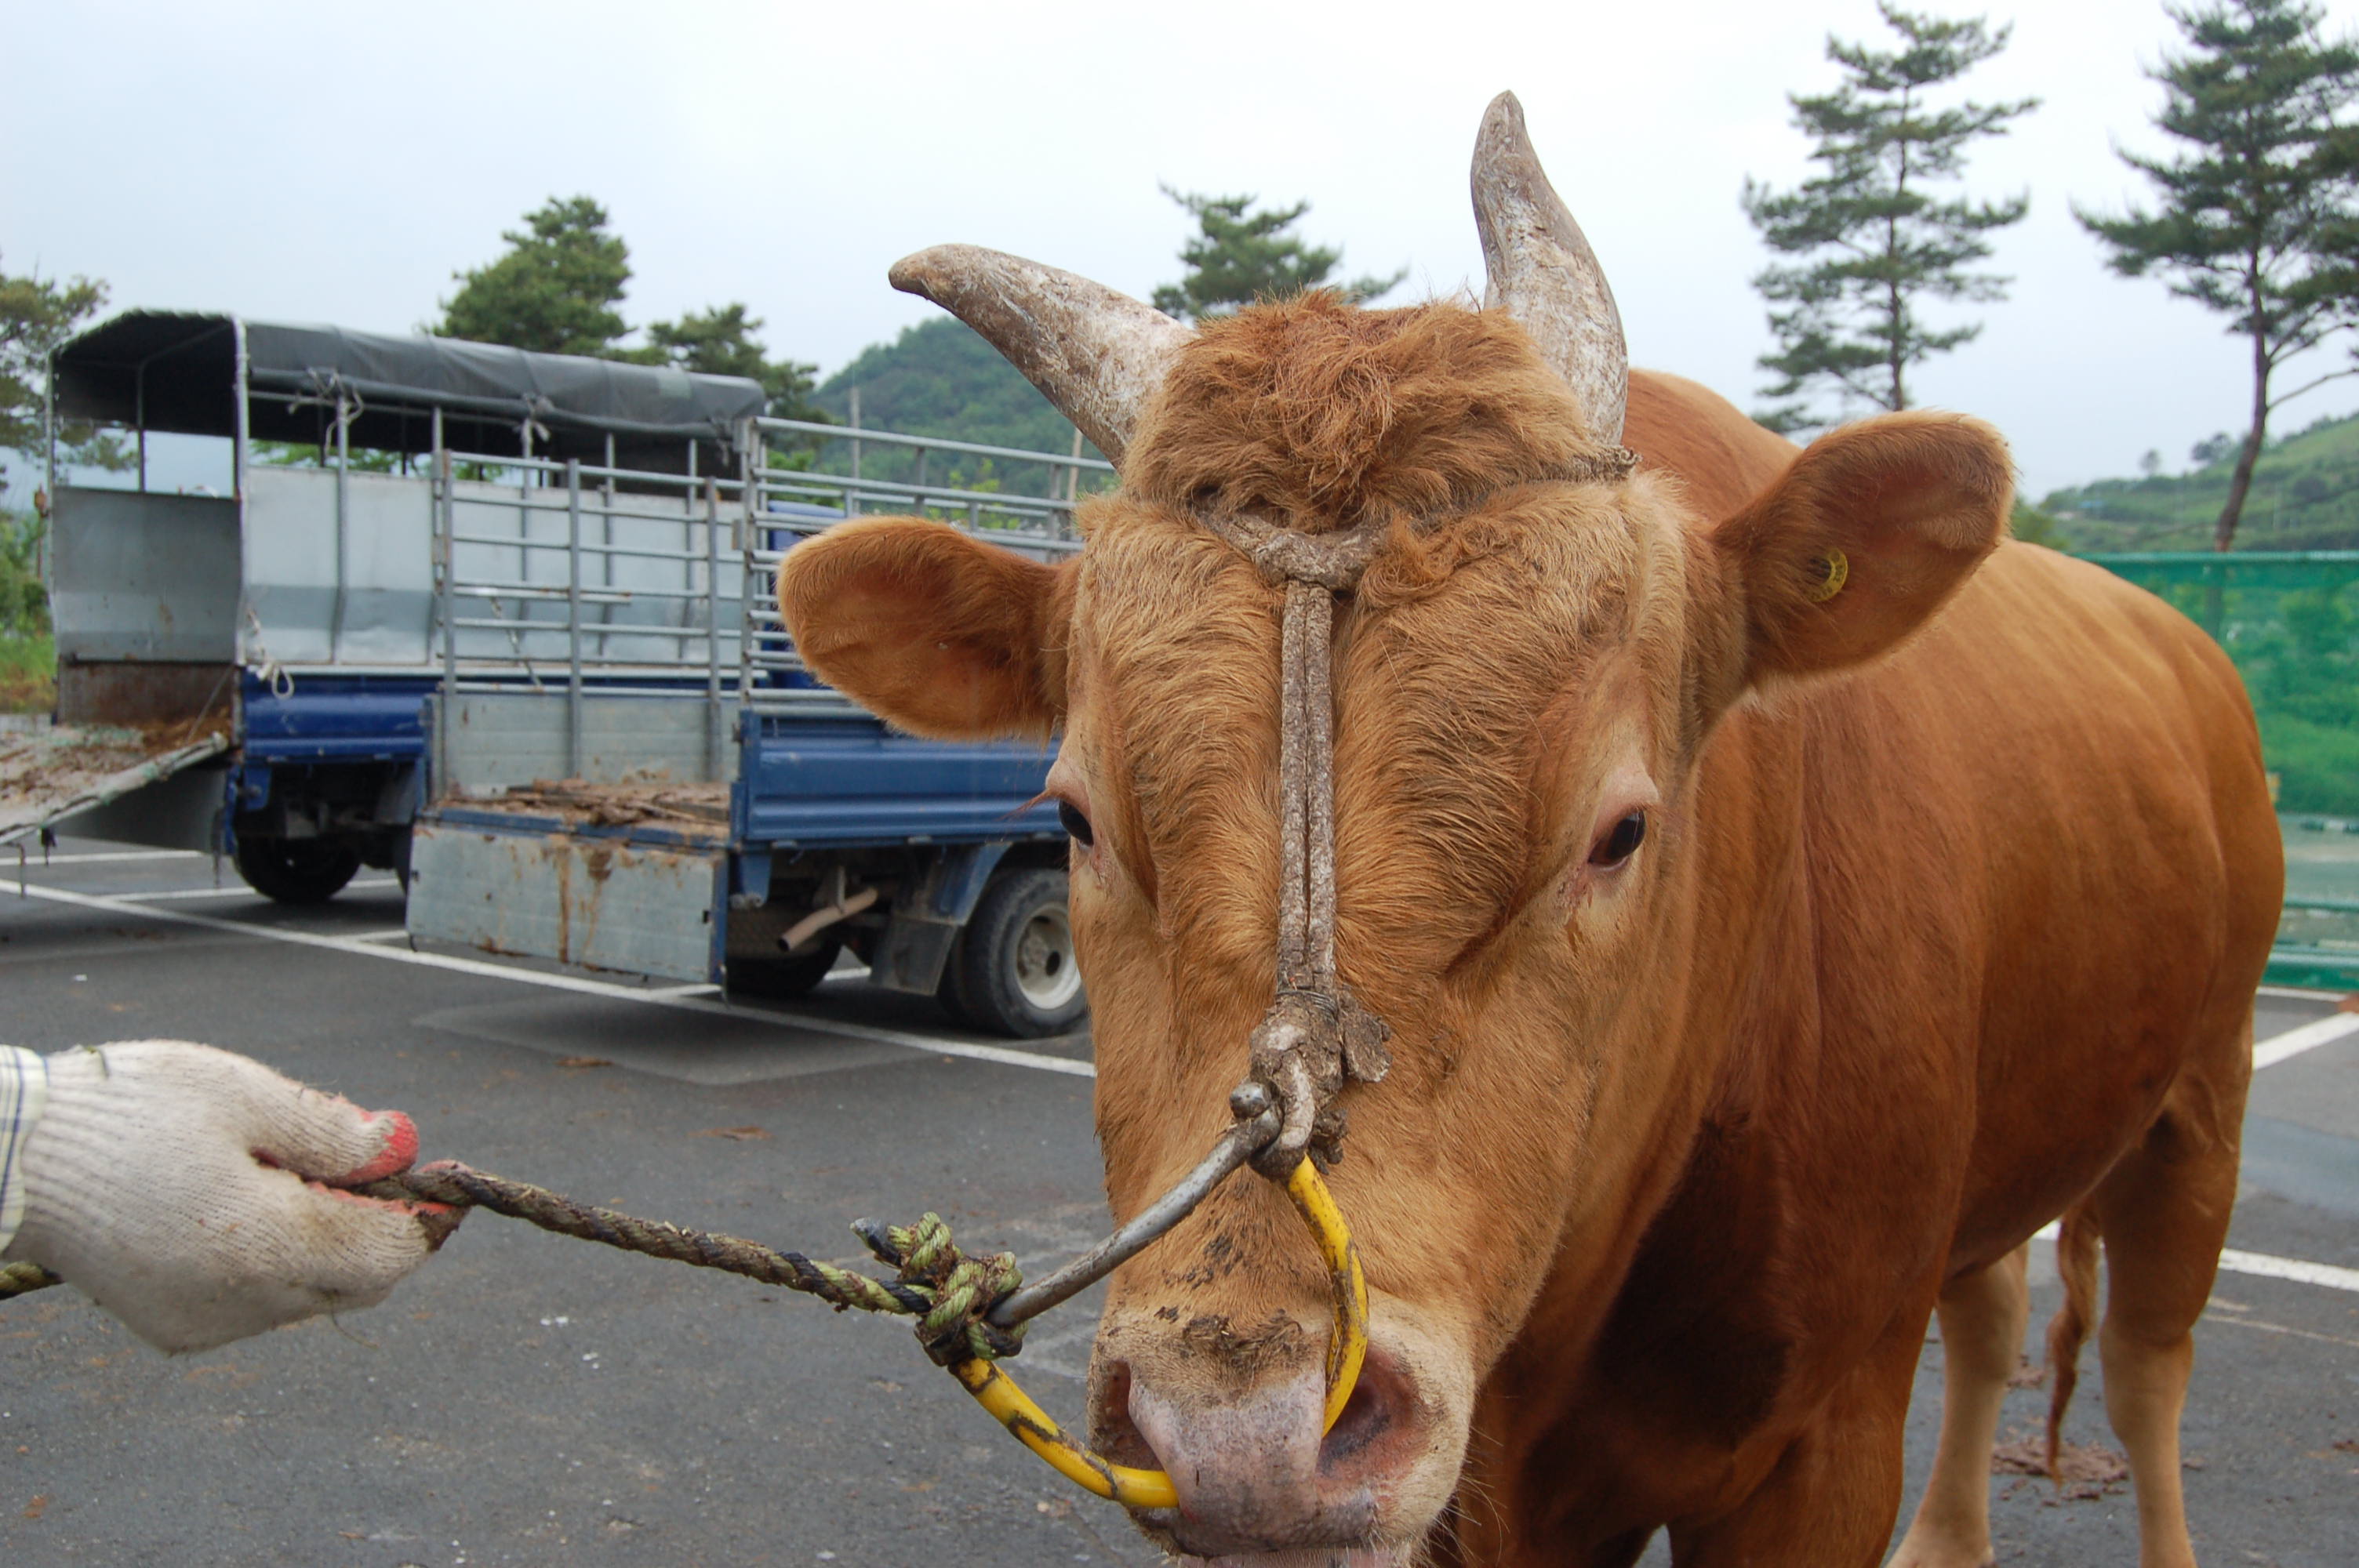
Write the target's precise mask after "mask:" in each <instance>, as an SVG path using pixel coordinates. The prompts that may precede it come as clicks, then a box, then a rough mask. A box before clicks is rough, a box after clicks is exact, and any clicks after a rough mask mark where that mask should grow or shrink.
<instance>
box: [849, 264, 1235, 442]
mask: <svg viewBox="0 0 2359 1568" xmlns="http://www.w3.org/2000/svg"><path fill="white" fill-rule="evenodd" d="M891 276H892V279H893V287H896V288H897V289H899V290H900V291H901V292H902V293H904V294H915V295H919V296H922V297H925V298H927V299H930V300H932V301H933V302H934V303H935V304H937V305H939V306H940V307H941V308H943V309H945V310H947V311H949V312H950V313H951V315H953V316H955V317H957V318H958V319H960V320H962V321H963V322H965V323H966V324H967V325H968V326H970V327H972V328H973V329H974V330H976V331H977V332H979V333H981V334H982V335H983V337H984V341H987V342H989V343H990V344H991V346H992V347H993V348H995V349H997V350H998V351H1000V352H1001V353H1002V354H1004V355H1006V358H1007V362H1009V363H1010V364H1012V365H1014V366H1015V367H1016V369H1017V370H1020V371H1022V372H1023V373H1024V375H1025V379H1026V380H1027V381H1029V382H1031V384H1033V385H1035V386H1037V387H1038V388H1039V389H1040V392H1041V395H1043V396H1045V397H1047V398H1048V400H1049V402H1051V403H1053V404H1055V405H1056V406H1057V408H1058V411H1059V412H1060V413H1062V414H1063V415H1064V416H1065V417H1066V418H1068V419H1071V421H1072V422H1073V423H1074V424H1075V425H1078V426H1080V427H1081V431H1082V435H1084V436H1087V437H1088V438H1090V440H1091V441H1092V442H1093V443H1094V444H1095V446H1096V447H1097V449H1098V450H1099V451H1102V452H1103V453H1104V454H1105V455H1106V457H1107V459H1108V460H1111V461H1112V462H1114V464H1115V465H1116V466H1120V464H1121V462H1122V454H1123V452H1124V450H1125V449H1126V448H1127V447H1128V446H1129V445H1130V437H1131V432H1132V431H1133V430H1134V429H1136V427H1137V425H1138V416H1139V415H1140V413H1141V412H1143V411H1144V410H1145V409H1146V407H1147V399H1148V398H1149V397H1151V396H1153V395H1154V394H1155V389H1156V387H1157V386H1158V385H1160V384H1162V381H1163V373H1164V372H1165V371H1166V370H1168V369H1169V368H1170V364H1171V357H1172V356H1173V355H1174V354H1176V353H1178V352H1179V351H1180V345H1182V344H1184V343H1185V342H1187V341H1188V340H1189V339H1190V338H1192V337H1194V336H1195V335H1196V334H1195V332H1194V330H1192V329H1190V328H1188V327H1183V326H1181V325H1180V323H1179V322H1177V321H1175V320H1173V319H1171V318H1170V317H1169V316H1166V315H1165V314H1164V313H1163V312H1162V311H1160V310H1158V309H1156V308H1154V307H1153V306H1150V305H1142V304H1140V303H1139V302H1138V301H1137V300H1136V299H1133V298H1132V297H1130V296H1128V295H1127V294H1120V293H1117V292H1115V291H1114V289H1111V288H1108V287H1105V286H1104V285H1103V284H1098V283H1092V282H1091V281H1090V280H1089V279H1088V278H1086V277H1080V276H1075V275H1074V274H1072V273H1070V272H1060V271H1059V270H1058V269H1057V268H1055V267H1053V266H1042V265H1040V264H1039V263H1038V262H1033V261H1026V260H1025V259H1024V258H1023V257H1022V256H1011V255H1008V254H1006V253H1004V252H1001V251H987V250H984V248H983V247H982V246H980V245H936V246H935V247H933V249H931V250H926V251H919V253H918V254H916V255H913V256H904V257H903V258H902V259H901V260H899V261H897V262H896V263H894V264H893V271H892V275H891Z"/></svg>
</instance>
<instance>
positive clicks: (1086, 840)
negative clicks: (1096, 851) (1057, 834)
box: [1057, 800, 1097, 849]
mask: <svg viewBox="0 0 2359 1568" xmlns="http://www.w3.org/2000/svg"><path fill="white" fill-rule="evenodd" d="M1057 820H1058V821H1059V822H1060V823H1061V824H1063V825H1064V828H1065V831H1066V832H1067V833H1070V834H1071V835H1072V838H1073V842H1074V843H1076V844H1079V845H1080V846H1081V847H1082V849H1089V848H1091V847H1092V846H1093V845H1094V844H1095V843H1096V842H1097V835H1096V834H1094V833H1093V832H1091V831H1090V819H1089V818H1088V817H1086V816H1082V808H1081V807H1080V806H1075V805H1074V804H1073V803H1072V802H1071V801H1070V800H1060V801H1059V802H1058V803H1057Z"/></svg>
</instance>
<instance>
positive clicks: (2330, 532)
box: [2039, 415, 2359, 550]
mask: <svg viewBox="0 0 2359 1568" xmlns="http://www.w3.org/2000/svg"><path fill="white" fill-rule="evenodd" d="M2234 468H2235V455H2234V452H2233V451H2232V452H2230V453H2229V454H2228V456H2226V457H2225V458H2223V459H2222V460H2219V461H2217V462H2213V463H2210V464H2207V465H2205V466H2204V467H2202V468H2200V469H2197V470H2193V471H2192V472H2190V473H2183V474H2157V475H2155V476H2153V477H2151V478H2147V479H2101V480H2098V481H2095V482H2093V483H2091V484H2084V485H2079V486H2076V487H2074V488H2072V489H2069V490H2059V491H2052V492H2049V494H2048V495H2047V496H2045V497H2043V498H2042V499H2041V501H2040V503H2039V509H2040V510H2041V511H2042V512H2045V513H2047V514H2049V515H2050V516H2051V517H2053V518H2054V519H2055V520H2056V524H2057V526H2058V529H2059V531H2060V533H2061V534H2062V535H2063V537H2064V541H2065V543H2066V545H2067V546H2068V547H2070V548H2071V549H2075V550H2208V549H2210V548H2211V547H2212V524H2213V523H2214V522H2215V521H2217V520H2218V518H2219V515H2220V507H2221V505H2222V503H2224V502H2225V501H2226V500H2227V499H2228V481H2229V478H2230V475H2231V474H2232V473H2233V471H2234ZM2236 547H2237V548H2238V549H2240V550H2353V549H2359V415H2352V416H2335V417H2329V418H2325V419H2321V420H2319V421H2318V422H2317V423H2315V424H2313V425H2311V426H2310V427H2308V428H2307V429H2303V430H2299V431H2297V432H2295V433H2294V434H2293V435H2290V436H2288V437H2285V438H2282V439H2280V440H2277V441H2273V442H2271V443H2270V444H2269V445H2268V447H2267V449H2264V450H2263V452H2262V453H2261V460H2260V463H2259V465H2258V466H2257V467H2256V468H2255V469H2254V470H2253V489H2252V493H2251V494H2250V495H2249V496H2247V497H2246V498H2245V516H2244V521H2243V523H2242V524H2240V525H2239V526H2238V528H2237V530H2236Z"/></svg>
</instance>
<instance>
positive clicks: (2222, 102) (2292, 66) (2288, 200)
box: [2073, 0, 2359, 550]
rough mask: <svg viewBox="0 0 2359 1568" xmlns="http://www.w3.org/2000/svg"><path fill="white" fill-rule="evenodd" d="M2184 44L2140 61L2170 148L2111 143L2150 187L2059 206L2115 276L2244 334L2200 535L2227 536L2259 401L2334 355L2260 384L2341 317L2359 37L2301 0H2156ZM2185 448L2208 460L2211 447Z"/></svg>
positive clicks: (2238, 507) (2351, 249)
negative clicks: (2248, 393)
mask: <svg viewBox="0 0 2359 1568" xmlns="http://www.w3.org/2000/svg"><path fill="white" fill-rule="evenodd" d="M2163 9H2164V11H2165V12H2166V14H2168V15H2169V17H2170V19H2171V20H2172V21H2174V22H2176V23H2178V24H2179V28H2180V32H2181V33H2183V34H2184V35H2185V36H2186V38H2187V42H2188V44H2189V46H2190V47H2189V49H2188V50H2187V52H2186V53H2184V54H2180V55H2176V56H2166V57H2165V58H2164V59H2163V62H2162V64H2161V65H2159V66H2158V67H2157V68H2156V69H2154V70H2151V71H2149V72H2147V74H2148V75H2149V76H2150V77H2151V78H2152V79H2153V80H2155V81H2158V82H2160V83H2161V84H2162V87H2163V94H2164V96H2163V106H2162V112H2161V113H2160V114H2158V115H2157V116H2156V118H2155V124H2156V125H2157V126H2158V127H2159V128H2160V129H2161V130H2162V131H2163V132H2165V133H2166V134H2167V135H2171V136H2173V137H2175V138H2177V139H2178V140H2179V141H2180V143H2182V144H2184V145H2185V150H2184V151H2182V152H2180V154H2178V155H2177V156H2175V157H2140V156H2138V155H2137V154H2135V153H2128V152H2125V153H2123V154H2122V155H2121V157H2122V161H2123V162H2125V163H2126V164H2128V165H2129V166H2130V167H2131V168H2135V169H2136V170H2137V171H2138V172H2139V173H2141V174H2143V175H2145V176H2146V177H2147V179H2148V180H2150V181H2152V182H2153V184H2154V186H2155V188H2156V191H2157V193H2158V198H2159V202H2158V206H2157V207H2155V208H2154V209H2153V210H2152V211H2148V210H2146V209H2143V208H2138V207H2133V208H2131V209H2130V211H2128V212H2127V213H2126V214H2125V215H2124V216H2122V217H2119V218H2107V217H2104V216H2102V215H2100V214H2097V213H2093V212H2089V211H2082V210H2081V209H2080V208H2079V207H2077V206H2076V207H2075V208H2074V209H2073V215H2074V216H2075V217H2077V218H2079V219H2080V221H2081V222H2082V226H2083V227H2085V228H2086V229H2088V231H2089V232H2091V233H2093V234H2094V235H2096V236H2097V238H2098V240H2099V242H2100V243H2103V244H2104V246H2105V248H2106V250H2107V252H2108V253H2109V254H2108V256H2107V260H2108V262H2109V263H2110V264H2111V265H2112V266H2113V268H2114V271H2115V272H2118V273H2120V274H2122V275H2123V276H2125V277H2143V276H2147V274H2148V273H2158V274H2159V275H2161V276H2162V277H2163V279H2164V281H2165V282H2166V284H2167V286H2168V287H2169V289H2170V291H2171V292H2172V293H2173V294H2176V295H2179V296H2180V297H2182V298H2187V299H2192V300H2194V301H2195V302H2196V303H2198V304H2200V305H2201V306H2203V307H2204V308H2207V309H2211V310H2215V311H2218V312H2219V313H2220V314H2222V315H2223V316H2226V317H2227V318H2229V321H2230V325H2229V328H2228V330H2229V331H2230V332H2231V333H2233V334H2234V335H2236V336H2239V337H2245V338H2249V339H2250V340H2251V341H2252V374H2253V384H2252V404H2251V418H2250V421H2249V423H2248V425H2247V427H2246V429H2245V436H2244V439H2243V441H2242V443H2241V444H2240V445H2239V446H2238V448H2237V449H2236V468H2235V472H2234V475H2233V476H2232V477H2231V478H2230V480H2229V483H2228V498H2227V501H2226V503H2224V504H2223V506H2222V507H2221V509H2220V516H2219V520H2218V522H2217V523H2216V524H2214V525H2213V527H2212V547H2213V548H2214V549H2220V550H2225V549H2228V548H2230V547H2232V546H2234V543H2235V539H2236V524H2237V522H2238V520H2239V519H2240V518H2241V517H2242V516H2243V515H2244V510H2245V497H2246V495H2247V494H2249V493H2250V492H2251V490H2252V485H2253V465H2254V464H2255V463H2256V462H2257V461H2258V460H2259V459H2260V455H2261V448H2262V445H2263V443H2264V442H2265V441H2266V440H2267V436H2268V422H2269V415H2270V414H2271V413H2272V412H2273V411H2274V410H2276V409H2277V408H2278V407H2280V406H2283V405H2284V404H2286V403H2288V402H2290V401H2291V400H2292V399H2294V398H2296V397H2299V396H2300V395H2302V394H2303V393H2305V392H2309V391H2310V390H2312V389H2313V388H2315V387H2318V386H2321V385H2322V384H2325V383H2327V382H2329V381H2332V380H2335V379H2337V378H2338V377H2340V376H2344V375H2349V374H2352V373H2353V369H2351V368H2345V369H2343V370H2339V371H2333V372H2329V373H2326V374H2323V375H2321V376H2318V377H2316V378H2315V379H2313V380H2311V381H2310V382H2307V383H2305V384H2302V385H2300V386H2298V387H2296V388H2294V389H2293V390H2292V391H2291V392H2285V393H2272V391H2271V389H2270V384H2271V380H2272V378H2273V377H2274V376H2275V374H2276V373H2277V371H2278V370H2279V369H2280V368H2281V367H2282V366H2283V365H2284V364H2285V363H2286V362H2287V361H2288V360H2291V359H2293V358H2295V357H2296V356H2298V355H2300V354H2302V353H2305V352H2307V351H2310V350H2311V349H2314V348H2317V347H2318V346H2319V345H2320V344H2321V343H2322V342H2324V341H2326V340H2327V339H2329V338H2331V337H2332V336H2334V335H2335V334H2336V333H2338V332H2341V331H2343V330H2344V329H2346V328H2348V327H2349V326H2351V325H2352V322H2353V312H2354V296H2359V287H2354V276H2355V270H2354V261H2355V260H2359V128H2354V127H2353V126H2351V125H2349V124H2344V123H2343V119H2342V115H2343V111H2344V110H2345V109H2346V108H2348V107H2349V106H2350V104H2351V103H2352V102H2353V100H2354V96H2359V45H2354V42H2353V41H2352V40H2350V39H2347V38H2343V39H2334V40H2328V39H2325V38H2321V37H2320V35H2319V30H2318V27H2319V21H2320V18H2321V16H2322V14H2323V13H2322V12H2321V10H2320V9H2319V8H2318V7H2316V6H2313V5H2307V4H2304V3H2302V0H2223V3H2222V4H2216V5H2204V6H2196V7H2188V8H2184V9H2182V8H2180V7H2177V6H2170V5H2166V6H2165V7H2164V8H2163ZM2211 447H2212V443H2206V444H2205V446H2203V447H2199V448H2198V449H2196V451H2197V460H2199V461H2216V460H2218V458H2219V457H2222V456H2224V455H2225V453H2224V452H2220V453H2216V454H2215V455H2213V456H2212V457H2211V458H2208V459H2207V458H2206V457H2205V456H2204V454H2205V452H2206V450H2207V449H2210V448H2211Z"/></svg>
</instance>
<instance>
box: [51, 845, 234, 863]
mask: <svg viewBox="0 0 2359 1568" xmlns="http://www.w3.org/2000/svg"><path fill="white" fill-rule="evenodd" d="M28 855H29V852H28ZM206 858H207V857H206V855H205V852H204V851H203V850H202V849H93V850H89V851H85V852H83V853H80V854H73V855H44V856H42V857H41V864H43V865H45V866H85V865H88V864H90V863H91V862H92V861H93V860H204V859H206ZM26 863H27V865H30V864H31V863H32V862H31V860H30V859H29V858H28V859H27V861H26Z"/></svg>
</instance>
